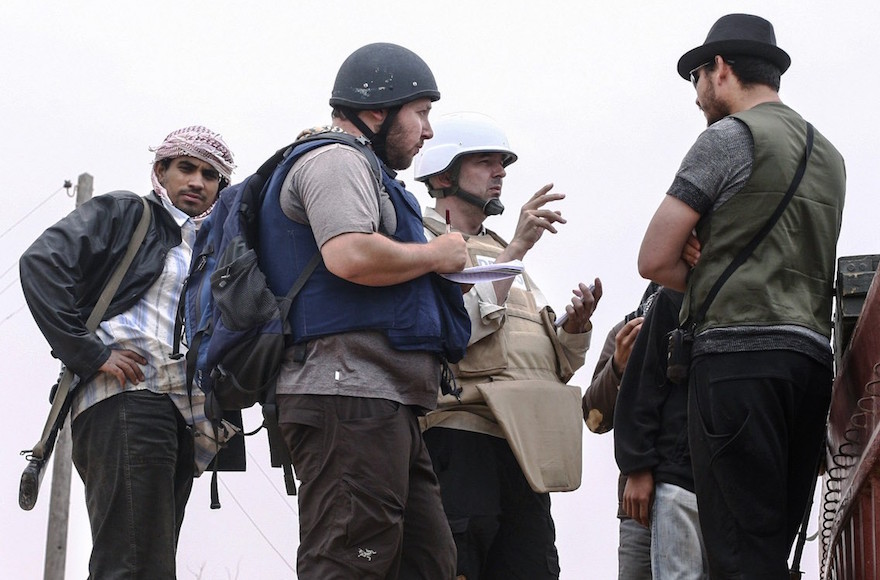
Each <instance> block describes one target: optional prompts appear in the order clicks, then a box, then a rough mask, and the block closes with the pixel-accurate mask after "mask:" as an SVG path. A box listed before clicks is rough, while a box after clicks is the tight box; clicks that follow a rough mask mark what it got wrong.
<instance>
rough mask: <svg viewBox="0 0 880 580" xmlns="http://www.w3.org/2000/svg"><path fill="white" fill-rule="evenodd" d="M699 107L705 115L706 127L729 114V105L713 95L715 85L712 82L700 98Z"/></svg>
mask: <svg viewBox="0 0 880 580" xmlns="http://www.w3.org/2000/svg"><path fill="white" fill-rule="evenodd" d="M700 109H702V111H703V115H705V116H706V126H707V127H708V126H710V125H712V124H714V123H716V122H718V121H720V120H721V119H723V118H724V117H727V116H728V115H730V107H729V106H728V105H727V103H725V102H724V101H722V100H721V99H719V98H718V97H717V96H716V95H715V87H714V86H713V85H712V84H709V86H708V87H707V88H706V90H705V92H704V94H703V97H702V98H701V99H700Z"/></svg>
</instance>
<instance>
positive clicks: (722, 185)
mask: <svg viewBox="0 0 880 580" xmlns="http://www.w3.org/2000/svg"><path fill="white" fill-rule="evenodd" d="M754 159H755V144H754V140H753V139H752V133H751V131H749V128H748V127H747V126H746V124H745V123H743V122H742V121H740V120H739V119H736V118H734V117H725V118H724V119H721V120H720V121H718V122H716V123H714V124H712V125H710V126H709V127H708V128H707V129H706V130H705V131H703V132H702V133H701V134H700V136H699V137H698V138H697V140H696V142H695V143H694V145H693V146H692V147H691V149H690V151H688V153H687V155H685V158H684V160H682V162H681V167H679V169H678V173H676V175H675V179H674V180H673V182H672V185H671V186H670V188H669V191H668V192H667V195H671V196H673V197H675V198H676V199H679V200H681V201H683V202H684V203H686V204H687V205H688V206H690V207H691V208H692V209H694V211H696V212H698V213H699V214H700V215H701V216H702V217H701V218H700V219H708V216H709V215H710V214H711V213H712V212H713V211H715V210H717V209H718V208H719V207H721V205H723V204H724V203H725V202H726V201H728V200H729V199H730V198H731V197H733V196H734V195H736V194H737V193H738V192H740V191H741V190H742V189H743V187H745V185H746V183H747V182H748V180H749V177H751V174H752V165H753V163H754ZM749 259H754V258H753V257H749ZM695 307H699V305H696V306H695ZM829 348H830V347H829V344H828V339H827V338H825V337H824V336H822V335H821V334H820V333H818V332H815V331H813V330H811V329H808V328H805V327H801V326H795V325H785V326H730V327H723V328H713V329H709V330H706V331H704V332H702V333H700V334H699V335H698V336H697V338H696V340H695V341H694V351H693V352H694V355H698V354H705V353H713V352H742V351H759V350H778V349H782V350H794V351H797V352H801V353H803V354H806V355H808V356H810V357H812V358H814V359H816V360H818V361H819V362H822V363H823V364H825V363H828V362H829V360H830V350H829Z"/></svg>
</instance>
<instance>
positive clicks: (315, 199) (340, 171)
mask: <svg viewBox="0 0 880 580" xmlns="http://www.w3.org/2000/svg"><path fill="white" fill-rule="evenodd" d="M281 207H282V210H283V212H284V214H285V215H286V216H287V217H289V218H290V219H292V220H294V221H297V222H299V223H306V224H308V225H310V226H311V228H312V232H313V233H314V235H315V240H316V241H317V243H318V246H319V247H321V246H323V245H324V243H326V242H327V240H330V239H331V238H333V237H335V236H338V235H341V234H345V233H353V232H355V233H374V232H383V233H386V234H387V233H388V232H393V231H395V230H396V229H397V216H396V213H395V211H394V206H393V204H392V203H391V200H390V198H389V197H388V194H387V193H386V192H385V190H384V188H382V187H381V186H380V185H379V184H378V183H377V182H376V179H375V177H374V174H373V172H372V170H371V169H370V165H369V163H368V162H367V160H366V158H365V157H364V156H363V155H362V154H361V153H360V152H358V151H357V150H356V149H354V148H352V147H349V146H347V145H342V144H332V145H328V146H326V147H319V148H318V149H316V150H314V151H311V152H309V153H307V154H305V155H303V157H302V159H299V160H297V162H296V163H295V164H294V165H293V167H292V168H291V170H290V173H289V174H288V175H287V178H286V179H285V181H284V185H283V187H282V191H281ZM439 377H440V365H439V361H438V359H437V357H436V356H435V355H433V354H431V353H427V352H423V351H415V352H413V351H399V350H395V349H393V348H392V347H391V345H390V344H389V343H388V339H387V338H386V337H385V335H384V334H383V333H381V332H377V331H357V332H347V333H343V334H335V335H330V336H325V337H322V338H318V339H315V340H312V341H309V343H308V345H307V346H306V360H305V362H304V363H298V362H295V361H294V360H293V352H292V350H290V351H288V352H287V353H286V354H285V359H284V361H283V363H282V366H281V374H280V376H279V378H278V387H277V392H278V393H280V394H288V395H291V394H311V395H341V396H349V397H366V398H380V399H389V400H392V401H397V402H399V403H402V404H404V405H415V406H418V407H422V408H425V409H433V408H434V407H435V406H436V404H437V391H438V388H439Z"/></svg>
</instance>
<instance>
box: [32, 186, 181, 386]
mask: <svg viewBox="0 0 880 580" xmlns="http://www.w3.org/2000/svg"><path fill="white" fill-rule="evenodd" d="M147 199H148V200H149V201H150V202H151V203H152V206H151V208H152V218H151V223H150V229H149V230H148V231H147V235H146V238H145V239H144V243H143V245H142V246H141V248H140V250H139V251H138V253H137V254H136V255H135V258H134V261H133V262H132V264H131V267H130V268H129V270H128V272H127V273H126V275H125V277H124V278H123V279H122V283H121V285H120V287H119V290H118V291H117V293H116V296H115V298H114V299H113V300H112V302H111V303H110V307H109V308H108V309H107V312H106V313H105V314H104V318H103V319H104V320H107V319H110V318H112V317H114V316H116V315H118V314H120V313H122V312H125V311H126V310H128V309H129V308H131V307H132V306H134V305H135V304H136V303H137V301H138V300H139V299H140V298H141V296H143V295H144V293H145V292H146V291H147V290H148V289H149V288H150V287H151V286H152V285H153V283H154V282H155V281H156V279H157V278H158V277H159V275H160V274H161V273H162V270H163V269H164V268H165V256H166V254H167V253H168V251H169V250H170V249H171V248H173V247H175V246H177V245H179V244H180V242H181V233H180V227H179V226H178V225H177V223H176V222H175V221H174V219H173V218H172V217H171V214H169V213H168V211H166V210H165V208H164V207H163V206H162V202H161V201H160V200H159V198H158V197H157V196H156V194H155V193H151V194H150V195H149V196H148V197H147ZM142 212H143V204H142V202H141V198H140V196H138V195H137V194H134V193H131V192H128V191H114V192H111V193H108V194H105V195H100V196H97V197H94V198H92V199H91V200H89V201H87V202H86V203H84V204H82V205H81V206H80V207H78V208H77V209H75V210H74V211H73V212H71V213H70V214H69V215H68V216H67V217H65V218H63V219H62V220H61V221H59V222H58V223H56V224H55V225H53V226H52V227H50V228H49V229H47V230H46V231H45V232H43V234H42V235H40V237H39V238H37V240H36V241H35V242H34V243H33V244H31V246H30V248H28V249H27V251H25V253H24V254H23V255H22V257H21V260H20V261H19V268H20V272H21V286H22V289H23V290H24V296H25V300H27V304H28V307H29V308H30V310H31V313H32V314H33V317H34V320H36V322H37V326H39V327H40V330H41V331H42V333H43V336H45V337H46V340H47V341H48V342H49V345H50V346H51V347H52V354H53V356H55V357H56V358H59V359H61V361H62V362H63V363H64V364H65V365H66V366H67V367H68V368H69V369H71V370H72V371H73V372H74V373H76V374H77V375H78V376H79V377H80V378H82V379H83V380H86V379H88V378H89V377H91V376H92V375H93V374H95V373H96V372H97V371H98V369H99V368H100V367H101V365H102V364H104V362H105V361H106V360H107V358H109V356H110V349H109V348H108V347H107V346H105V345H104V344H103V343H102V342H101V340H100V339H99V338H98V337H97V336H96V335H95V333H93V332H88V331H87V330H86V320H87V319H88V317H89V314H90V313H91V312H92V309H93V308H94V306H95V303H96V302H97V301H98V297H99V296H100V295H101V290H102V289H103V287H104V285H105V284H106V282H107V280H108V279H109V278H110V276H111V275H112V273H113V270H114V268H116V265H117V264H118V263H119V261H120V260H121V259H122V256H123V255H124V254H125V251H126V249H127V248H128V243H129V240H130V239H131V237H132V235H133V233H134V230H135V227H136V226H137V223H138V220H139V219H140V217H141V214H142Z"/></svg>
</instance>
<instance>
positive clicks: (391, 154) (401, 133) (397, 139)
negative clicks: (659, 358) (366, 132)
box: [382, 117, 415, 171]
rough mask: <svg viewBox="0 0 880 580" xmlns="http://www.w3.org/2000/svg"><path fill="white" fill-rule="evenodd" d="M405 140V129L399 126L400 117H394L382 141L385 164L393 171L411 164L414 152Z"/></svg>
mask: <svg viewBox="0 0 880 580" xmlns="http://www.w3.org/2000/svg"><path fill="white" fill-rule="evenodd" d="M406 141H407V133H406V130H405V129H404V128H403V127H401V126H400V119H399V118H398V117H395V118H394V120H393V121H392V122H391V126H390V127H388V134H387V135H386V136H385V139H384V142H383V143H382V149H383V153H384V154H385V155H384V156H385V159H384V161H385V164H386V165H388V167H390V168H391V169H394V170H395V171H400V170H402V169H406V168H407V167H409V166H410V165H411V164H412V160H413V157H414V156H415V154H414V153H411V148H409V147H407V146H406V145H405V143H406Z"/></svg>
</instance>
